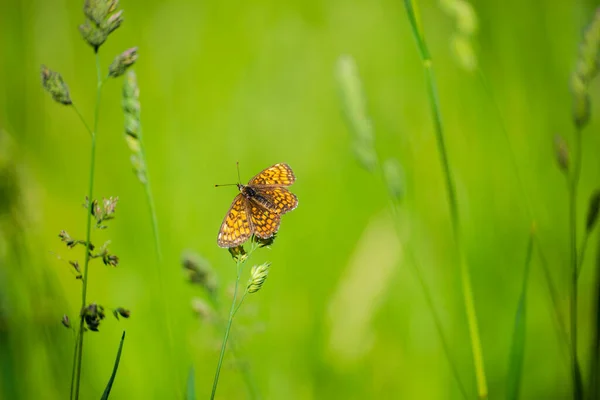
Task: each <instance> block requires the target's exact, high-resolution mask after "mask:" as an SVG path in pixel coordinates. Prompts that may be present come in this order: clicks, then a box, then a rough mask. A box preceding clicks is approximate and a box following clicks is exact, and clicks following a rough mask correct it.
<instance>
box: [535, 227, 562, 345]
mask: <svg viewBox="0 0 600 400" xmlns="http://www.w3.org/2000/svg"><path fill="white" fill-rule="evenodd" d="M533 237H534V240H535V244H536V247H537V251H538V255H539V257H540V264H541V265H542V272H543V273H544V275H545V277H546V282H547V284H548V291H549V293H550V300H551V301H552V309H553V310H554V319H555V322H556V324H557V328H558V329H557V333H558V335H559V339H560V340H561V342H562V343H563V344H564V346H561V349H562V350H563V354H564V355H568V354H567V353H565V351H568V348H569V335H568V331H567V327H566V323H565V317H564V315H563V313H562V311H561V310H562V308H561V307H560V306H559V303H558V302H559V300H558V291H557V290H556V286H555V285H554V281H553V280H552V276H551V275H550V268H549V266H548V259H547V258H546V255H545V254H544V251H543V248H542V246H541V245H540V241H539V240H540V239H539V237H538V235H537V234H536V235H534V236H533Z"/></svg>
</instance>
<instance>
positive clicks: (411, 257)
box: [391, 201, 469, 399]
mask: <svg viewBox="0 0 600 400" xmlns="http://www.w3.org/2000/svg"><path fill="white" fill-rule="evenodd" d="M391 209H392V213H393V214H394V225H395V227H396V232H397V233H398V237H401V228H400V225H399V224H400V222H399V221H400V220H399V217H398V215H399V211H398V206H397V205H396V204H395V203H394V202H393V201H392V204H391ZM401 244H402V243H401ZM403 250H404V252H405V254H406V256H407V257H406V258H407V259H408V264H409V268H410V270H411V272H412V273H413V275H414V276H415V277H416V278H417V282H418V283H419V286H420V287H421V291H422V292H423V297H425V302H426V303H427V307H428V308H429V312H430V313H431V317H432V319H433V323H434V325H435V330H436V331H437V334H438V336H439V338H440V343H441V344H442V350H443V351H444V354H445V356H446V360H447V361H448V365H449V366H450V371H451V372H452V375H453V376H454V380H455V381H456V383H457V384H458V389H459V390H460V393H461V394H462V396H463V398H464V399H468V398H469V395H468V394H467V390H466V388H465V385H464V384H463V382H462V379H461V378H460V373H459V372H458V365H457V363H456V361H455V359H454V357H453V355H452V351H451V350H450V345H449V343H448V339H446V335H445V333H444V327H443V326H442V321H441V318H440V316H439V314H438V312H437V309H436V307H435V303H434V301H433V296H432V295H431V291H430V290H429V287H428V286H427V283H426V282H425V277H424V276H423V273H422V272H421V267H420V266H419V264H418V263H417V258H416V256H415V254H414V252H413V251H412V247H411V246H409V245H406V243H404V246H403Z"/></svg>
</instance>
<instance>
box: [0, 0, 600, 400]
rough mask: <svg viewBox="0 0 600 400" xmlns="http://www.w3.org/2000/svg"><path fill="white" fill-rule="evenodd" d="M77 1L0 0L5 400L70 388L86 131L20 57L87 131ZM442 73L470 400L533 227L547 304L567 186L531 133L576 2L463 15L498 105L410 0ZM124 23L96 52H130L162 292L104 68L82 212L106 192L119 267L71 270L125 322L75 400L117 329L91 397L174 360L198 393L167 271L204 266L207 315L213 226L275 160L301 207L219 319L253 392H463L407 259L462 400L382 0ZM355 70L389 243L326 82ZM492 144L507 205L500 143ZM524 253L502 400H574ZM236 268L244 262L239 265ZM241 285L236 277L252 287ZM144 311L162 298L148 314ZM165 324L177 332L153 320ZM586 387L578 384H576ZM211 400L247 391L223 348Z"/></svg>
mask: <svg viewBox="0 0 600 400" xmlns="http://www.w3.org/2000/svg"><path fill="white" fill-rule="evenodd" d="M80 3H82V2H72V1H64V0H56V1H51V2H48V1H42V0H28V1H16V0H9V1H3V2H1V3H0V73H1V74H0V76H2V79H1V80H0V130H1V132H0V179H1V182H0V185H1V187H0V197H1V199H0V200H1V201H0V207H2V209H1V210H0V367H1V370H2V371H1V375H0V397H2V398H7V399H8V398H10V399H16V398H23V399H25V398H44V399H54V398H57V399H58V398H63V399H64V398H65V397H66V396H68V391H69V381H70V374H71V359H72V346H73V342H74V335H73V333H72V332H71V331H69V330H68V329H65V328H64V327H63V326H62V325H61V324H60V318H61V316H62V315H63V314H65V313H66V314H68V315H70V316H71V318H72V319H76V317H75V316H76V315H77V313H78V308H79V306H80V305H79V302H80V284H81V282H80V281H78V280H76V279H74V276H73V274H72V273H71V272H70V271H69V266H68V265H67V264H66V263H65V262H64V261H61V260H59V259H57V257H56V255H55V254H59V255H61V257H63V258H64V259H75V258H78V259H80V261H81V262H82V261H83V257H82V256H83V252H82V251H81V249H75V250H68V249H67V248H66V247H65V246H64V244H62V243H60V242H59V240H58V238H57V235H58V232H59V231H60V230H62V229H65V230H67V231H68V232H69V233H71V235H72V236H74V237H77V238H84V236H85V211H84V209H83V208H82V207H81V204H82V202H83V199H84V197H85V195H86V193H87V188H88V165H89V143H90V140H89V136H88V134H87V133H86V131H85V130H84V128H83V126H82V125H81V122H80V121H79V120H78V118H77V116H76V114H75V113H74V112H73V110H72V109H70V108H69V107H65V106H62V105H59V104H56V103H54V102H53V101H52V99H51V98H50V96H49V95H48V94H47V93H45V92H44V91H43V89H42V88H41V85H40V77H39V68H40V65H41V64H45V65H47V66H48V67H49V68H51V69H53V70H55V71H58V72H60V73H61V74H62V76H63V78H64V79H65V81H66V82H67V83H68V85H69V88H70V91H71V96H72V98H73V100H74V101H75V102H76V104H77V105H78V107H79V109H80V110H81V111H82V113H83V114H84V116H85V117H86V118H87V119H88V121H89V122H90V123H91V120H92V117H93V105H94V92H95V65H94V57H93V51H92V49H91V48H90V47H89V46H88V45H87V44H86V43H85V42H84V41H83V40H82V39H81V37H80V34H79V32H78V30H77V27H78V25H79V24H81V23H82V22H83V21H84V16H83V13H82V4H80ZM419 5H420V9H421V18H422V23H423V27H424V31H425V34H426V38H427V40H428V42H429V46H430V51H431V53H432V56H433V59H434V66H435V71H436V73H437V77H438V81H439V92H440V99H441V108H442V113H443V117H444V125H445V128H446V135H447V144H448V151H449V155H450V161H451V165H452V169H453V172H454V175H455V180H456V185H457V191H458V199H459V205H460V213H461V220H462V223H463V228H464V233H465V241H464V245H465V249H466V253H467V257H468V260H469V264H470V267H471V274H472V281H473V287H474V295H475V301H476V308H477V313H478V318H479V323H480V333H481V339H482V345H483V352H484V358H485V364H486V372H487V378H488V384H489V389H490V394H491V398H498V397H499V396H500V397H502V396H504V394H505V392H506V377H507V369H508V361H509V349H510V343H511V335H512V329H513V321H514V318H515V312H516V308H517V302H518V297H519V293H520V288H521V284H522V277H523V268H524V264H525V251H526V247H527V240H528V235H529V231H530V226H531V223H532V221H531V220H530V218H529V217H528V214H527V208H526V202H527V201H528V200H527V199H529V201H530V202H531V205H532V209H533V213H534V219H535V221H536V225H537V232H538V235H539V239H540V242H541V244H542V246H543V250H544V253H545V255H546V257H547V259H548V260H549V266H550V268H551V271H552V274H553V278H554V281H555V282H556V285H557V290H558V292H559V301H560V307H561V308H562V310H563V313H565V315H566V313H567V310H568V302H567V301H568V288H569V286H568V277H569V270H568V260H569V252H568V230H567V228H568V224H567V222H568V220H567V194H566V185H565V181H564V177H563V176H562V175H561V173H560V171H559V170H558V168H557V166H556V164H555V161H554V155H553V149H552V143H553V137H554V135H555V134H557V133H560V134H562V135H564V136H565V138H566V139H567V140H568V141H569V140H571V137H572V134H573V128H572V122H571V97H570V93H569V84H568V82H569V75H570V73H571V71H572V68H573V66H574V64H575V60H576V57H577V51H578V43H579V41H580V36H581V31H582V29H583V27H584V26H585V25H586V24H587V23H588V22H589V21H590V19H591V17H592V15H593V12H594V6H595V2H593V1H575V2H554V3H547V4H544V5H543V6H541V5H540V4H539V3H536V2H521V1H516V0H508V1H505V2H502V3H498V2H494V1H482V0H479V1H474V2H473V7H474V10H475V12H476V14H477V18H478V20H479V30H478V33H477V35H476V37H475V49H476V54H477V58H478V62H479V65H480V67H481V70H482V71H483V73H484V74H485V75H486V76H487V79H488V80H489V82H490V87H491V91H492V92H493V94H494V97H495V99H496V101H497V105H498V108H499V110H500V114H501V116H502V119H501V118H500V115H499V114H498V112H497V111H496V108H495V105H494V102H493V100H492V98H491V97H490V96H489V94H488V93H487V92H486V90H485V88H484V86H483V85H482V82H481V80H480V79H479V77H478V75H477V73H469V72H467V71H465V70H464V69H462V68H461V67H460V65H459V63H458V62H457V60H456V58H455V56H454V54H453V52H452V48H451V46H450V37H451V36H452V35H453V33H454V32H455V31H456V23H455V20H454V19H453V18H452V17H451V16H450V15H448V13H447V12H446V11H445V10H444V9H443V8H442V7H441V6H440V3H439V2H437V1H422V2H419ZM121 8H122V9H124V10H125V14H124V15H125V22H124V24H123V25H122V26H121V27H120V28H119V29H118V30H117V31H115V32H114V33H113V34H112V35H111V36H110V38H109V39H108V41H107V42H106V43H105V44H104V45H103V46H102V47H101V49H100V56H101V59H102V66H103V69H104V70H105V71H106V68H107V67H108V65H109V64H110V62H111V61H112V59H113V57H114V56H115V55H116V54H118V53H120V52H121V51H123V50H125V49H126V48H128V47H132V46H139V60H138V62H137V64H136V65H135V67H134V68H135V70H136V72H137V74H138V82H139V85H140V88H141V97H140V98H141V104H142V124H143V126H144V137H145V142H146V146H147V160H148V169H149V173H150V177H151V179H152V184H153V191H154V196H155V200H156V204H157V212H158V221H159V227H160V234H161V238H162V245H163V249H162V250H163V253H164V259H165V261H164V263H163V265H162V281H163V286H164V288H165V292H166V293H165V295H166V297H167V298H168V302H167V303H165V301H166V300H165V298H164V296H162V295H161V293H160V289H159V287H160V286H159V284H158V278H157V265H156V264H157V263H156V259H155V256H154V244H153V238H152V230H151V223H150V220H149V217H148V212H147V206H146V203H145V197H144V192H143V187H142V186H141V185H140V184H139V183H138V181H137V180H136V178H135V176H134V174H133V173H132V172H131V165H130V161H129V150H128V148H127V146H126V144H125V141H124V138H123V115H122V110H121V86H122V80H121V79H116V80H114V79H112V80H110V81H108V82H107V85H106V86H105V90H104V91H103V94H102V105H101V110H100V113H101V120H100V125H99V133H98V153H97V166H96V173H97V174H96V187H95V191H94V193H95V195H94V196H95V197H98V198H101V197H108V196H119V199H120V202H119V205H118V208H117V210H118V211H117V218H116V219H115V220H114V221H111V223H110V227H109V229H108V230H106V231H94V232H93V241H94V242H97V243H102V242H103V241H105V240H108V239H110V240H111V249H112V251H114V252H115V253H116V254H117V255H118V256H119V257H120V258H121V263H120V265H119V267H118V268H116V269H113V268H110V267H106V266H104V265H102V264H101V263H100V262H99V261H97V262H94V263H92V264H91V268H90V281H89V282H90V284H89V290H88V299H89V300H90V301H97V302H99V303H100V304H103V305H104V306H105V307H107V308H114V307H117V306H123V307H126V308H129V309H131V310H132V317H131V318H130V319H129V320H121V321H116V320H114V319H113V318H112V317H110V316H108V317H107V319H106V320H105V321H104V322H103V324H102V325H101V328H100V332H99V333H90V334H87V335H86V342H85V350H84V361H83V362H84V364H83V384H82V397H83V398H99V396H100V394H101V393H102V391H103V389H104V386H105V384H106V381H107V380H108V377H109V375H110V372H111V369H112V365H113V362H114V355H115V352H116V349H117V346H118V342H119V338H120V335H121V332H122V330H123V329H125V330H126V331H127V338H126V340H125V345H124V350H123V357H122V360H121V365H120V369H119V372H118V375H117V379H116V382H115V386H114V388H113V393H112V396H111V398H114V399H129V398H156V399H159V398H182V397H183V393H184V388H185V383H186V379H187V374H188V370H189V368H190V366H193V367H194V371H195V374H194V375H195V381H196V392H197V395H198V398H207V396H208V394H209V393H210V387H211V385H212V380H213V375H214V369H215V366H216V362H217V357H218V350H219V346H220V340H221V337H222V330H221V329H220V328H219V327H218V326H215V325H214V323H211V322H210V321H208V320H206V319H203V318H200V317H198V315H196V314H195V313H194V312H193V310H192V306H191V302H192V299H193V298H194V297H199V298H206V295H205V293H203V291H202V290H201V289H200V288H199V287H197V286H193V285H190V284H189V283H188V282H187V281H186V277H185V275H184V273H183V271H182V269H181V266H180V257H181V254H182V252H183V251H184V250H193V251H195V252H197V253H199V254H201V255H202V256H203V257H204V258H205V259H207V260H209V262H210V263H211V264H212V266H213V268H214V269H215V271H216V274H217V276H218V279H219V282H220V286H221V289H222V290H221V292H220V293H221V296H222V300H223V303H224V304H228V302H229V301H230V300H229V298H230V297H229V290H228V288H230V286H231V284H232V282H233V281H234V278H235V264H234V262H232V260H231V257H230V255H229V254H228V253H227V251H226V250H224V249H221V248H219V247H217V245H216V235H217V231H218V229H219V225H220V223H221V221H222V218H223V216H224V215H225V212H226V210H227V208H228V206H229V205H230V202H231V200H232V199H233V197H234V195H235V193H236V190H235V188H234V187H230V188H220V189H215V188H214V187H213V186H214V184H215V183H230V182H235V181H236V180H237V173H236V167H235V163H236V161H239V163H240V171H241V176H242V181H244V182H245V181H247V180H248V179H249V178H250V177H252V176H253V175H254V174H256V173H257V172H259V171H260V170H261V169H263V168H265V167H267V166H269V165H271V164H274V163H276V162H287V163H289V164H290V165H291V167H292V168H293V169H294V171H295V173H296V176H297V182H296V183H295V184H294V186H293V187H292V190H293V191H294V192H295V193H296V194H297V195H298V198H299V200H300V205H299V207H298V209H297V210H295V211H294V212H292V213H290V214H288V215H286V216H285V217H284V218H283V222H282V227H281V230H280V234H279V236H278V238H277V240H276V242H275V244H274V245H273V247H272V249H271V250H267V249H263V250H260V251H258V252H257V253H255V256H253V259H252V260H251V261H250V265H252V264H255V263H258V262H262V261H265V260H268V261H271V262H272V269H271V273H270V275H269V278H268V280H267V282H266V284H265V286H264V287H263V289H262V290H261V291H260V292H258V293H257V294H255V295H252V296H249V297H248V298H247V299H246V303H245V304H244V306H243V307H242V308H241V310H240V313H239V314H238V317H237V319H236V320H235V322H234V333H233V336H232V337H233V340H234V341H235V343H236V347H237V353H238V354H239V355H240V356H241V357H242V358H243V360H244V362H245V363H247V366H248V368H249V370H250V371H251V374H252V376H253V377H254V378H253V379H254V380H255V383H256V386H257V388H258V391H259V392H260V394H261V395H262V397H263V398H266V399H328V398H344V399H349V398H352V399H365V398H410V399H412V398H422V399H425V398H427V399H446V398H461V394H460V391H459V389H458V386H457V384H456V382H455V380H454V379H453V376H452V374H451V372H450V369H449V367H448V363H447V360H446V358H445V356H444V353H443V351H442V347H441V345H440V341H439V338H438V336H437V334H436V331H435V329H434V324H433V320H432V318H431V313H430V311H429V309H428V308H427V306H426V303H425V300H424V297H423V293H422V291H421V289H420V287H419V286H418V284H417V281H416V279H415V277H414V275H413V274H412V273H411V269H410V268H408V266H407V263H409V262H412V261H411V260H410V258H407V257H406V254H407V251H406V250H407V249H410V251H411V252H412V253H413V254H414V255H415V258H416V260H417V263H418V266H419V267H420V268H421V270H422V272H423V274H424V276H425V279H426V281H427V284H428V286H429V288H430V290H431V292H432V296H433V298H434V301H435V303H436V306H437V308H438V310H439V312H440V314H441V320H442V323H443V325H444V329H445V331H446V334H447V336H448V340H449V342H450V346H451V350H452V352H453V355H454V357H455V359H456V361H457V363H458V365H459V372H460V375H461V378H462V380H463V383H464V384H465V386H466V387H467V391H468V394H469V396H470V397H472V398H474V397H475V396H476V389H475V380H474V373H473V366H472V357H471V349H470V344H469V336H468V329H467V325H466V318H465V313H464V309H463V305H462V294H461V286H460V279H459V275H458V265H457V259H456V252H455V249H454V247H453V246H454V245H453V240H452V235H451V227H450V220H449V214H448V206H447V202H446V192H445V187H444V181H443V176H442V173H441V169H440V163H439V158H438V153H437V147H436V142H435V137H434V131H433V124H432V121H431V117H430V112H429V103H428V98H427V93H426V90H425V84H424V79H423V71H422V64H421V62H420V59H419V55H418V52H417V48H416V45H415V43H414V40H413V37H412V34H411V31H410V27H409V24H408V20H407V18H406V12H405V10H404V5H403V2H401V1H390V0H382V1H369V0H350V1H347V0H329V1H314V0H293V1H286V2H281V1H273V0H263V1H256V2H242V1H202V2H195V1H167V2H163V1H156V0H151V1H141V0H123V1H122V2H121ZM343 54H349V55H352V56H353V57H354V58H355V60H356V62H357V65H358V68H359V71H360V74H361V78H362V81H363V85H364V90H365V93H366V96H367V98H368V110H369V114H370V116H371V118H372V121H373V126H374V132H375V136H376V142H375V146H376V148H377V150H378V152H379V154H380V156H381V157H382V159H386V158H388V157H395V158H397V159H398V160H399V161H400V163H401V164H402V166H403V169H404V172H405V192H406V198H405V199H404V201H403V203H402V205H401V214H400V215H401V221H400V224H401V225H402V227H403V229H406V230H407V232H408V233H407V234H406V237H407V238H408V241H406V242H404V243H403V245H401V244H400V241H399V240H398V239H397V237H396V236H395V235H396V233H395V230H394V226H393V224H392V222H391V216H390V215H391V214H390V211H389V200H388V196H387V193H386V188H385V186H384V184H383V183H382V181H381V179H379V178H378V177H377V176H375V175H372V174H370V173H369V172H367V171H365V170H364V169H362V168H361V167H360V165H359V164H358V163H357V161H356V159H355V158H354V156H353V154H352V150H351V136H350V134H349V130H348V127H347V125H346V123H345V120H344V116H343V114H342V112H341V107H340V98H339V93H338V88H337V87H336V80H335V74H334V71H335V65H336V61H337V59H338V58H339V57H340V55H343ZM597 94H598V86H597V85H594V86H593V89H592V121H591V125H590V126H588V127H587V128H586V130H585V131H584V139H583V140H584V161H583V174H582V181H581V185H580V204H579V211H580V215H579V221H580V226H582V225H583V221H584V217H585V210H586V207H587V202H588V198H589V194H590V193H591V191H592V189H594V188H595V187H597V186H598V179H599V178H600V164H599V161H598V160H600V158H598V157H597V151H598V149H599V148H600V136H599V135H598V134H597V131H598V128H599V124H598V120H597V117H596V116H597V115H598V111H600V107H599V105H600V97H599V96H597ZM502 124H505V126H506V129H507V132H508V133H509V136H510V140H511V142H512V143H513V147H514V150H515V156H516V160H517V163H518V167H519V170H520V173H521V175H522V177H523V181H524V183H525V191H526V193H523V192H522V191H521V190H520V187H519V185H518V182H517V175H516V172H515V169H514V167H513V164H512V162H511V160H510V156H509V154H510V153H509V148H508V146H507V143H506V140H505V138H504V136H503V131H502ZM596 244H597V240H596V239H595V236H594V237H593V238H592V239H591V240H590V246H591V247H590V250H589V252H588V257H587V259H586V263H585V266H584V268H585V269H584V271H583V275H582V282H581V284H580V290H581V296H580V304H581V306H580V315H579V323H580V357H581V360H582V363H583V365H584V371H587V363H588V361H589V351H588V349H589V342H590V339H591V315H592V311H593V307H592V294H593V282H594V279H595V278H594V273H593V270H594V266H595V264H594V259H595V257H596V254H595V253H596V247H597V246H596ZM539 260H540V259H539V256H538V255H537V253H536V254H534V257H533V261H532V267H531V276H530V282H529V292H528V299H527V312H528V314H527V340H526V348H525V361H524V367H523V376H522V389H521V395H522V398H569V396H570V394H571V389H570V376H569V364H568V358H567V353H566V352H565V351H564V350H565V349H564V348H563V347H561V342H560V341H559V337H558V335H557V333H556V326H555V324H554V321H553V312H552V309H551V302H550V297H549V295H548V290H547V286H546V284H545V280H544V278H543V273H542V270H541V268H540V261H539ZM250 265H248V266H250ZM247 273H248V271H247V270H246V271H245V275H244V276H243V278H242V282H245V281H246V279H247ZM165 307H168V310H167V311H166V312H167V313H168V315H167V314H166V313H165ZM169 321H170V323H171V332H172V340H169V334H168V332H169V329H168V326H167V324H168V323H169ZM585 379H586V380H587V379H589V377H587V376H585ZM217 397H218V398H221V399H228V398H246V397H247V388H246V386H245V384H244V381H243V379H242V376H241V374H240V372H239V371H238V370H237V369H236V368H235V363H234V360H233V358H232V354H231V353H230V352H228V353H227V355H226V359H225V363H224V366H223V371H222V374H221V380H220V384H219V391H218V394H217Z"/></svg>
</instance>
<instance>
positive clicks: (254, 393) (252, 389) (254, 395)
mask: <svg viewBox="0 0 600 400" xmlns="http://www.w3.org/2000/svg"><path fill="white" fill-rule="evenodd" d="M247 294H248V288H247V287H246V290H245V291H244V295H243V296H242V299H241V300H240V304H239V305H238V306H237V307H236V309H235V311H234V313H233V315H234V316H235V314H237V311H238V309H239V308H240V306H241V305H242V303H243V302H244V299H245V298H246V295H247ZM210 299H211V302H212V305H213V307H214V308H215V309H216V310H219V309H220V307H219V299H218V298H217V296H216V295H215V294H214V293H211V296H210ZM218 320H219V325H220V326H221V327H222V328H223V329H226V326H227V325H226V323H225V321H224V320H223V319H221V318H218ZM228 343H229V351H230V352H231V353H232V354H233V357H234V358H235V360H236V362H237V364H238V369H239V370H240V371H241V372H242V377H243V379H244V382H245V383H246V386H247V387H248V395H249V396H250V399H258V398H260V396H259V394H258V389H257V388H256V383H255V381H254V378H253V377H252V374H251V372H250V370H249V369H248V368H247V366H246V365H245V362H244V361H243V360H242V359H241V358H240V357H239V356H236V346H235V341H233V340H232V339H229V341H228Z"/></svg>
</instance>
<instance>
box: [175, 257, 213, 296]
mask: <svg viewBox="0 0 600 400" xmlns="http://www.w3.org/2000/svg"><path fill="white" fill-rule="evenodd" d="M181 265H182V266H183V269H184V270H185V271H186V273H187V275H188V280H189V282H190V283H193V284H196V285H200V286H202V287H203V288H204V289H206V290H207V291H208V292H209V293H214V292H215V291H216V290H217V278H216V276H215V273H214V271H213V269H212V267H211V266H210V264H209V263H208V261H206V260H205V259H204V258H202V257H200V256H199V255H198V254H196V253H193V252H191V251H186V252H184V253H183V256H182V257H181Z"/></svg>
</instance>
